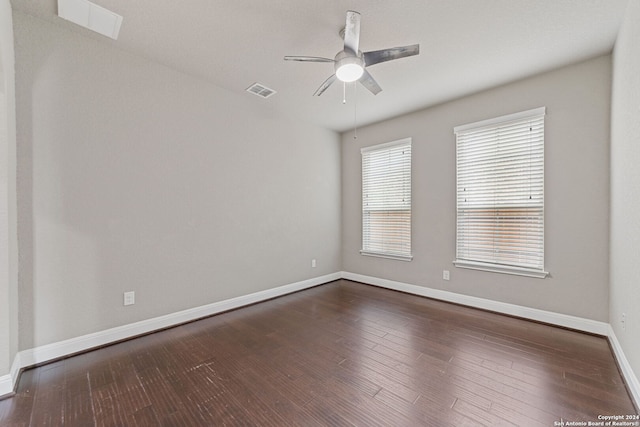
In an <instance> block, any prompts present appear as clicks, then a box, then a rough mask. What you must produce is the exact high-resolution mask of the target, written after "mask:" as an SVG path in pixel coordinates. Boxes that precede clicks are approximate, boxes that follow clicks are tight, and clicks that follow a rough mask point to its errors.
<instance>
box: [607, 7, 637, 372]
mask: <svg viewBox="0 0 640 427" xmlns="http://www.w3.org/2000/svg"><path fill="white" fill-rule="evenodd" d="M638 22H640V0H631V1H630V2H629V6H628V9H627V12H626V14H625V21H624V24H623V26H622V29H621V30H620V34H619V35H618V40H617V41H616V46H615V49H614V53H613V97H612V103H611V243H610V245H611V259H610V262H611V270H610V272H611V273H610V281H611V283H610V286H611V294H610V295H611V296H610V298H611V299H610V317H609V322H610V324H611V326H612V327H613V330H614V332H615V334H616V337H617V338H618V341H620V345H621V346H622V349H623V350H624V353H625V356H626V357H627V359H628V360H629V363H630V364H631V367H632V368H633V370H634V372H635V373H636V376H639V375H640V340H639V339H638V338H639V337H640V166H639V165H640V57H639V56H638V52H640V26H639V25H638ZM623 313H625V314H626V322H625V324H626V327H625V328H624V329H623V328H622V324H621V322H620V319H621V316H622V314H623Z"/></svg>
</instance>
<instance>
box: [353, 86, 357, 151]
mask: <svg viewBox="0 0 640 427" xmlns="http://www.w3.org/2000/svg"><path fill="white" fill-rule="evenodd" d="M353 139H358V81H355V82H354V83H353Z"/></svg>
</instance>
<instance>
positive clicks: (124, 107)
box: [14, 12, 341, 349]
mask: <svg viewBox="0 0 640 427" xmlns="http://www.w3.org/2000/svg"><path fill="white" fill-rule="evenodd" d="M14 23H15V25H14V27H15V39H16V48H15V50H16V52H15V53H16V94H17V95H16V98H17V119H18V120H17V131H18V167H19V172H18V173H19V175H18V182H19V184H18V196H19V198H18V209H19V218H20V222H19V237H20V261H21V262H20V301H19V308H20V339H21V342H20V349H27V348H31V347H36V346H42V345H45V344H48V343H52V342H56V341H60V340H64V339H68V338H72V337H76V336H80V335H83V334H87V333H91V332H96V331H100V330H104V329H107V328H111V327H115V326H120V325H124V324H128V323H131V322H135V321H138V320H142V319H147V318H152V317H156V316H160V315H164V314H168V313H173V312H176V311H179V310H183V309H187V308H192V307H196V306H200V305H204V304H207V303H212V302H216V301H220V300H224V299H228V298H231V297H236V296H239V295H245V294H249V293H252V292H257V291H261V290H265V289H269V288H273V287H276V286H280V285H285V284H289V283H294V282H297V281H300V280H304V279H308V278H312V277H317V276H321V275H324V274H328V273H332V272H335V271H339V270H340V268H341V250H340V231H341V227H340V221H341V218H340V191H341V189H340V141H339V135H337V134H335V133H334V132H331V131H328V130H325V129H321V128H317V127H313V126H310V125H305V124H301V123H294V122H291V121H287V120H284V119H282V118H279V117H274V116H272V115H271V114H270V113H269V112H268V109H267V108H266V107H265V104H266V103H268V100H262V99H259V98H257V97H254V96H253V95H250V94H247V93H245V92H244V91H243V89H244V88H239V91H238V93H231V92H228V91H224V90H222V89H219V88H217V87H214V86H212V85H209V84H207V83H206V82H204V81H201V80H198V79H195V78H193V77H190V76H187V75H184V74H181V73H178V72H176V71H173V70H171V69H169V68H166V67H164V66H161V65H159V64H157V63H152V62H149V61H147V60H145V59H142V58H140V57H135V56H132V55H130V54H128V53H126V52H123V51H120V50H117V49H115V48H113V47H111V46H110V45H109V44H108V43H103V42H100V41H96V40H93V39H89V38H86V37H83V36H79V35H77V34H76V33H73V32H69V31H67V30H63V29H60V28H57V27H55V26H53V25H51V24H49V23H47V22H44V21H40V20H38V19H35V18H32V17H30V16H27V15H24V14H22V13H19V12H16V13H14ZM250 83H252V82H247V86H248V85H249V84H250ZM312 258H316V259H317V262H318V266H317V268H313V269H312V268H311V259H312ZM129 290H134V291H135V292H136V304H135V305H134V306H128V307H123V304H122V298H123V295H122V294H123V292H124V291H129Z"/></svg>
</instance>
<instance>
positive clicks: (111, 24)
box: [58, 0, 122, 40]
mask: <svg viewBox="0 0 640 427" xmlns="http://www.w3.org/2000/svg"><path fill="white" fill-rule="evenodd" d="M58 16H59V17H60V18H63V19H66V20H67V21H71V22H73V23H74V24H78V25H80V26H82V27H85V28H88V29H90V30H91V31H95V32H96V33H99V34H102V35H103V36H107V37H111V38H112V39H114V40H116V39H117V38H118V33H119V32H120V26H121V25H122V16H120V15H118V14H117V13H114V12H111V11H110V10H108V9H105V8H104V7H101V6H98V5H97V4H94V3H91V2H90V1H87V0H58Z"/></svg>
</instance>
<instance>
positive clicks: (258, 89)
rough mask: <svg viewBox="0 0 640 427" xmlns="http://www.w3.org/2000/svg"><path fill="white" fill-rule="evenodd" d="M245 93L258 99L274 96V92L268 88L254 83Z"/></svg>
mask: <svg viewBox="0 0 640 427" xmlns="http://www.w3.org/2000/svg"><path fill="white" fill-rule="evenodd" d="M247 92H249V93H252V94H254V95H256V96H259V97H260V98H268V97H270V96H271V95H275V93H276V91H275V90H273V89H269V88H268V87H266V86H264V85H261V84H260V83H254V84H252V85H251V86H249V87H248V88H247Z"/></svg>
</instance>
